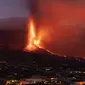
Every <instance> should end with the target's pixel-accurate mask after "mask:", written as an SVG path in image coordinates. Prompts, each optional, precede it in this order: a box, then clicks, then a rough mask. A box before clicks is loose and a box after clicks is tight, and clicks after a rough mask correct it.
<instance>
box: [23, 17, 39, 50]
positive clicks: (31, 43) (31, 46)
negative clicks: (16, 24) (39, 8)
mask: <svg viewBox="0 0 85 85" xmlns="http://www.w3.org/2000/svg"><path fill="white" fill-rule="evenodd" d="M27 30H28V37H27V45H26V47H25V49H24V50H25V51H34V50H36V49H37V47H40V46H39V44H40V38H38V39H37V36H36V30H35V23H34V21H33V18H30V19H29V20H28V23H27Z"/></svg>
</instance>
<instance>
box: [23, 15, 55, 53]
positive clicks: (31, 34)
mask: <svg viewBox="0 0 85 85" xmlns="http://www.w3.org/2000/svg"><path fill="white" fill-rule="evenodd" d="M27 31H28V34H27V35H28V36H27V45H26V47H25V49H24V51H27V52H34V51H35V52H36V51H37V50H38V51H39V52H41V51H42V52H47V53H51V54H54V55H56V54H55V53H53V52H51V51H49V50H47V49H45V48H44V47H43V46H41V35H38V36H36V28H35V23H34V21H33V18H32V17H31V18H30V19H29V20H28V23H27ZM39 34H41V33H39Z"/></svg>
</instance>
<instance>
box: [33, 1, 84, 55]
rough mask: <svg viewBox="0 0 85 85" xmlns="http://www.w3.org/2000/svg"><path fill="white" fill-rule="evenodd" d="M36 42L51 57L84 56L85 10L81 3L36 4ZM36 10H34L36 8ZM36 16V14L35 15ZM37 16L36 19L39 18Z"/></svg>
mask: <svg viewBox="0 0 85 85" xmlns="http://www.w3.org/2000/svg"><path fill="white" fill-rule="evenodd" d="M36 1H37V2H38V4H37V3H36V2H35V4H37V9H35V10H36V11H33V13H34V14H33V16H34V17H36V19H37V20H36V22H35V23H37V24H38V26H36V30H37V39H38V37H40V46H42V47H44V48H46V49H49V50H50V51H52V52H54V53H58V54H61V55H71V56H85V53H84V51H85V39H84V37H85V23H84V22H85V6H84V2H83V0H81V4H79V0H78V2H77V1H74V0H71V1H67V0H36ZM35 8H36V7H35ZM35 12H36V13H35ZM38 16H39V17H38Z"/></svg>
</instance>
